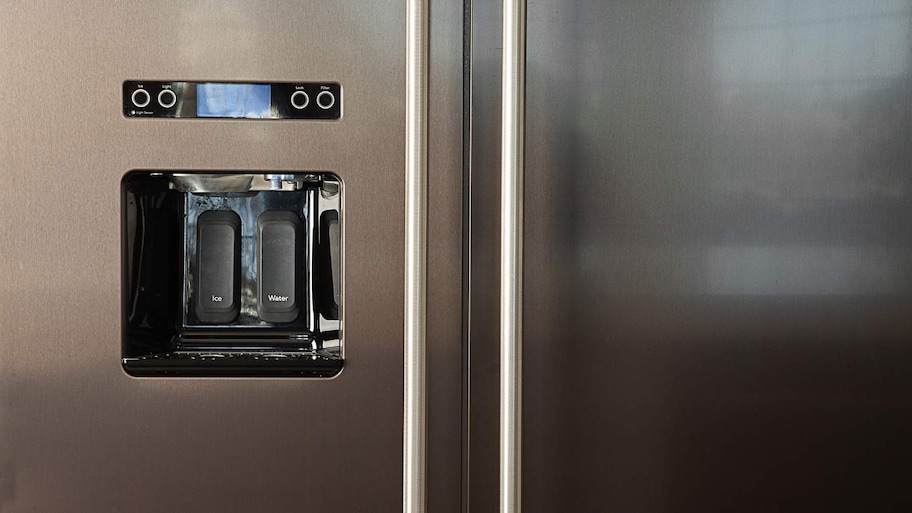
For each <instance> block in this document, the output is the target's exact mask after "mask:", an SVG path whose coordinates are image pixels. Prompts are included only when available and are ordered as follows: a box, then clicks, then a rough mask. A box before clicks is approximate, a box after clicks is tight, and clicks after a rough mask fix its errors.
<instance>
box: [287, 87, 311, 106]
mask: <svg viewBox="0 0 912 513" xmlns="http://www.w3.org/2000/svg"><path fill="white" fill-rule="evenodd" d="M308 103H310V96H307V93H305V92H304V91H295V92H293V93H291V106H292V107H294V108H296V109H298V110H301V109H303V108H304V107H307V104H308Z"/></svg>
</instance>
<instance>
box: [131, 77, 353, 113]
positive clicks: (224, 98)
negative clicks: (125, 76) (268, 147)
mask: <svg viewBox="0 0 912 513" xmlns="http://www.w3.org/2000/svg"><path fill="white" fill-rule="evenodd" d="M123 114H124V116H126V117H128V118H203V119H205V118H210V119H316V120H333V119H339V118H341V117H342V86H341V85H340V84H338V83H335V82H272V83H266V82H262V83H242V82H161V81H143V80H128V81H126V82H124V83H123Z"/></svg>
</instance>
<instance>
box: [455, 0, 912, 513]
mask: <svg viewBox="0 0 912 513" xmlns="http://www.w3.org/2000/svg"><path fill="white" fill-rule="evenodd" d="M501 7H502V5H501V2H473V9H472V22H473V24H472V40H471V42H472V61H471V65H472V66H471V67H472V79H471V98H472V105H471V139H470V144H471V146H470V148H471V153H470V158H471V161H470V181H471V184H472V196H471V216H472V217H471V227H470V243H471V247H472V256H471V258H472V259H471V264H470V312H469V318H470V325H469V336H470V339H469V341H470V355H471V360H470V368H471V373H470V390H471V398H472V402H471V406H470V429H469V435H470V447H469V462H470V463H469V471H470V483H471V487H470V492H469V498H470V505H471V508H472V510H473V511H495V510H496V507H497V501H498V489H497V482H498V467H497V452H498V451H497V430H496V429H494V428H492V426H493V425H496V422H497V414H498V395H497V390H498V365H497V362H498V352H497V351H498V349H497V340H498V326H499V319H498V308H497V297H498V289H497V281H496V280H494V279H492V276H491V269H496V268H497V262H498V259H499V251H498V247H499V242H500V234H499V232H498V230H497V223H496V222H492V220H495V219H498V217H499V198H500V184H499V177H498V175H497V173H493V172H491V170H492V169H497V168H498V165H499V159H500V150H499V144H500V143H499V141H500V138H499V133H500V126H499V119H500V118H499V113H500V110H499V106H500V86H499V84H500V74H499V73H500V72H499V70H500V58H501V54H500V41H501V34H500V30H501V28H500V27H501V15H500V9H501ZM527 19H528V26H527V37H528V46H527V61H526V81H527V82H526V106H527V108H526V111H525V114H526V123H525V127H526V132H525V141H526V152H525V195H524V196H525V204H524V211H525V222H524V235H523V236H524V242H525V244H524V257H523V259H524V267H525V269H524V275H523V291H524V302H523V318H524V324H523V329H522V332H523V336H524V347H523V351H522V354H523V382H524V386H523V399H524V400H523V426H522V427H523V429H522V449H523V452H522V494H523V496H522V505H523V511H525V512H527V513H532V512H552V511H612V510H616V511H808V510H870V509H878V510H891V511H895V510H905V509H907V508H908V506H909V504H908V500H909V499H908V494H907V485H906V483H908V481H909V478H910V477H912V476H910V472H909V470H908V465H907V464H906V462H907V461H908V460H909V458H910V456H912V439H910V437H909V436H908V426H909V423H910V421H912V399H910V397H912V373H910V372H908V364H907V362H908V361H910V360H912V346H910V340H912V317H910V315H909V312H910V309H912V232H910V230H909V226H910V224H912V191H910V186H912V183H910V178H909V177H910V174H909V169H910V166H912V152H910V150H909V148H910V146H909V144H908V141H909V138H910V136H912V97H910V95H909V91H910V87H912V81H910V71H912V47H910V46H909V35H910V33H912V5H910V3H909V2H905V1H889V2H888V1H870V2H825V1H806V2H765V1H742V2H725V1H709V0H706V1H692V2H679V1H671V0H668V1H664V0H655V1H635V2H634V1H604V0H591V1H589V0H576V1H572V2H566V1H551V0H542V1H536V2H530V3H529V5H528V18H527Z"/></svg>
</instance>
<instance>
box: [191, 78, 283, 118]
mask: <svg viewBox="0 0 912 513" xmlns="http://www.w3.org/2000/svg"><path fill="white" fill-rule="evenodd" d="M271 98H272V94H271V90H270V86H269V85H268V84H197V86H196V115H197V117H201V118H253V119H264V118H271V117H272V113H271V108H270V105H271V103H272V100H271Z"/></svg>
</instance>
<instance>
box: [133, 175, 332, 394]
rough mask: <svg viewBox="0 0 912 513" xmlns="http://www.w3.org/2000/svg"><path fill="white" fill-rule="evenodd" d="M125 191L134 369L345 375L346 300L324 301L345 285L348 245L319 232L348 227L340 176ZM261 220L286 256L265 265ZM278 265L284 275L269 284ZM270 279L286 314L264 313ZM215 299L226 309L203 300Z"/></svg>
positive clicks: (144, 179)
mask: <svg viewBox="0 0 912 513" xmlns="http://www.w3.org/2000/svg"><path fill="white" fill-rule="evenodd" d="M269 177H281V178H277V179H275V181H273V182H270V181H269ZM122 188H123V219H122V222H123V338H122V357H123V365H124V368H125V369H126V370H127V372H128V373H130V374H132V375H135V376H150V375H184V376H212V375H220V376H231V375H238V376H242V375H243V376H268V375H281V376H312V377H326V376H332V375H335V374H337V373H338V372H339V371H340V370H341V368H342V364H343V359H342V330H341V315H340V313H341V312H340V308H339V298H338V297H337V296H335V295H332V294H331V295H328V294H327V291H332V290H339V289H340V288H341V283H340V282H339V280H340V279H341V240H340V239H338V238H336V239H333V240H335V243H333V242H332V241H331V240H330V238H329V237H328V236H323V233H329V230H330V227H328V226H327V227H321V226H318V225H319V224H321V223H322V222H323V221H320V220H321V219H325V220H326V222H327V223H328V222H329V221H330V220H332V222H333V225H334V226H338V224H339V221H338V220H339V219H341V215H340V214H341V213H340V210H339V209H340V208H341V194H342V193H341V184H340V183H339V181H338V179H337V178H335V177H334V176H332V175H329V174H316V173H307V174H303V173H298V174H282V175H268V174H220V175H219V174H212V173H208V174H202V173H201V174H194V173H183V172H181V173H162V172H152V171H134V172H131V173H128V174H127V176H125V177H124V180H123V184H122ZM264 224H265V225H266V226H267V227H272V228H279V231H280V232H282V233H270V237H274V236H276V235H282V236H283V237H282V238H283V241H282V242H283V245H284V246H283V248H284V249H285V250H290V251H291V253H290V254H281V255H280V254H276V252H275V251H273V252H272V253H271V254H270V252H269V251H267V256H269V255H271V256H272V257H273V260H276V259H277V260H276V261H275V262H264V261H263V260H262V259H261V258H258V255H259V254H260V249H261V248H260V245H261V241H262V240H263V237H262V236H261V232H262V230H263V226H264ZM289 228H290V230H289ZM213 230H215V231H213ZM210 232H213V233H212V234H211V235H212V236H211V237H210ZM267 232H268V230H267ZM284 253H288V252H287V251H284ZM258 261H259V263H260V265H258ZM271 264H277V265H280V266H281V269H280V271H281V272H279V273H278V274H277V275H275V276H272V278H269V276H270V272H271V271H270V270H269V266H270V265H271ZM263 265H265V266H266V268H267V269H266V271H265V272H264V271H263ZM263 276H266V277H267V281H268V282H269V283H273V284H274V286H277V287H279V288H281V289H282V290H278V289H276V290H272V289H271V288H269V287H267V288H266V290H265V293H266V294H274V295H278V294H279V293H281V294H283V295H285V296H288V299H289V301H287V304H286V305H284V306H286V308H284V309H281V308H280V309H270V308H268V307H267V308H265V310H264V309H263V308H261V305H260V303H261V302H262V301H263V297H262V296H261V294H260V293H261V291H263V288H262V287H261V286H260V281H261V280H262V277H263ZM277 280H278V281H277ZM213 296H218V297H219V298H220V301H216V302H213V301H208V302H207V301H206V300H207V299H211V298H212V297H213ZM229 296H231V297H230V299H229ZM220 303H223V304H224V306H222V305H220ZM201 307H202V308H201ZM263 314H265V315H263Z"/></svg>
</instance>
